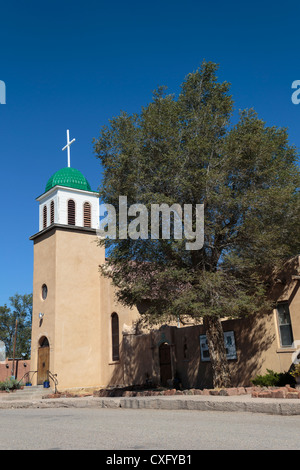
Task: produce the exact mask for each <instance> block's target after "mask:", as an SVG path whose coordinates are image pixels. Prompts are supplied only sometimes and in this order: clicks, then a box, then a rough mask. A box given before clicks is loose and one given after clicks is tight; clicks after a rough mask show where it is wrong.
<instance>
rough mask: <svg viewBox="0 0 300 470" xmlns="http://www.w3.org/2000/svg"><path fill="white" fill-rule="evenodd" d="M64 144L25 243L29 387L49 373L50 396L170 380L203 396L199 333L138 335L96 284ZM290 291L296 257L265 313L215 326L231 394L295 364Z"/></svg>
mask: <svg viewBox="0 0 300 470" xmlns="http://www.w3.org/2000/svg"><path fill="white" fill-rule="evenodd" d="M73 141H74V139H73V140H72V141H70V140H69V133H68V132H67V145H66V146H65V147H64V149H67V151H68V166H67V167H66V168H62V169H60V170H58V171H57V172H56V173H55V174H54V175H53V176H51V178H50V179H49V180H48V182H47V184H46V186H45V191H44V192H43V194H41V195H40V196H39V197H38V198H37V201H38V202H39V231H38V233H36V234H35V235H33V236H32V237H31V240H33V244H34V272H33V315H32V342H31V365H30V367H31V370H32V371H37V372H36V373H35V375H34V376H33V384H43V382H44V380H46V379H48V371H50V373H51V374H55V375H56V377H57V380H58V389H59V390H60V391H62V390H66V389H76V388H101V387H107V386H108V385H133V384H144V383H145V382H147V381H150V382H151V383H153V384H162V385H165V386H168V385H170V381H171V382H172V381H173V380H174V379H175V378H176V379H178V380H179V381H180V382H181V383H182V385H183V386H184V387H186V388H211V386H212V374H211V366H210V358H209V351H208V347H207V342H206V335H205V330H204V327H203V325H185V326H184V327H182V326H183V325H178V326H170V325H162V326H161V327H160V328H158V329H156V330H152V331H148V332H146V333H142V334H141V333H138V332H137V330H134V325H135V323H136V321H137V320H138V319H139V313H138V310H137V309H136V308H133V309H129V308H125V307H124V306H122V305H121V304H119V303H117V302H116V300H115V295H114V293H115V290H114V287H113V286H112V284H111V281H110V280H109V279H106V278H104V277H102V276H101V275H100V272H99V265H101V264H103V263H104V262H105V249H104V247H99V245H98V243H97V235H96V231H97V228H98V227H99V200H98V193H97V192H94V191H92V189H91V187H90V185H89V183H88V181H87V180H86V178H85V177H84V176H83V175H82V174H81V172H80V171H78V170H76V169H74V168H72V167H71V166H70V145H71V144H72V142H73ZM64 149H63V150H64ZM299 285H300V256H299V257H298V256H296V257H295V258H293V259H291V260H288V261H287V264H286V268H285V270H284V272H282V273H279V274H278V276H277V277H276V280H275V281H274V285H273V286H272V289H271V292H270V295H271V296H272V299H273V301H274V305H275V307H274V309H273V310H270V311H269V312H265V314H263V315H252V316H249V317H248V318H246V319H235V320H226V319H225V320H224V321H222V326H223V331H224V342H225V347H226V351H227V360H228V362H229V367H230V372H231V377H232V385H233V386H242V385H243V386H248V385H249V384H250V381H251V378H253V377H255V375H257V374H264V373H266V370H267V369H272V370H274V371H275V372H286V371H288V370H289V368H290V367H291V365H292V364H293V363H294V362H295V360H296V361H299V360H300V354H299V351H300V289H299ZM126 325H127V326H126ZM132 326H133V328H131V327H132ZM180 326H181V327H180ZM51 386H53V383H51Z"/></svg>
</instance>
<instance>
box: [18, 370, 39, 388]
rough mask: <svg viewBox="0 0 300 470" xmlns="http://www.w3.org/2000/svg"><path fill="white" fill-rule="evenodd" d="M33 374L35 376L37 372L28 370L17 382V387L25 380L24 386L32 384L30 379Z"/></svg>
mask: <svg viewBox="0 0 300 470" xmlns="http://www.w3.org/2000/svg"><path fill="white" fill-rule="evenodd" d="M30 374H32V375H31V378H30ZM34 374H37V370H29V371H28V372H26V373H25V374H24V375H23V377H22V378H21V379H20V380H19V381H18V385H19V384H20V383H21V382H22V380H23V379H24V380H25V385H26V384H31V383H32V377H33V376H34Z"/></svg>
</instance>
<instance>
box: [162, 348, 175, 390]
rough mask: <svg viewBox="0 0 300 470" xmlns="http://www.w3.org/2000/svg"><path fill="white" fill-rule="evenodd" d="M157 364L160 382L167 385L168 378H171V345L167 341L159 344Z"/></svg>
mask: <svg viewBox="0 0 300 470" xmlns="http://www.w3.org/2000/svg"><path fill="white" fill-rule="evenodd" d="M159 365H160V381H161V384H162V385H163V386H167V385H168V380H169V379H172V365H171V347H170V345H169V344H167V343H163V344H161V345H160V346H159Z"/></svg>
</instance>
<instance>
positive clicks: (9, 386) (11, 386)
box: [0, 378, 21, 392]
mask: <svg viewBox="0 0 300 470" xmlns="http://www.w3.org/2000/svg"><path fill="white" fill-rule="evenodd" d="M18 388H21V385H20V384H19V382H18V381H17V380H16V379H12V378H9V379H6V380H4V382H0V390H6V391H7V392H9V391H11V390H17V389H18Z"/></svg>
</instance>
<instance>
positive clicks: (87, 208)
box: [83, 202, 91, 227]
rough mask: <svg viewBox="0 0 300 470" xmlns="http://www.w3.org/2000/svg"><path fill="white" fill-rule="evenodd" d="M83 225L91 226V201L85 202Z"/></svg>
mask: <svg viewBox="0 0 300 470" xmlns="http://www.w3.org/2000/svg"><path fill="white" fill-rule="evenodd" d="M83 226H84V227H90V226H91V204H90V203H89V202H85V203H84V204H83Z"/></svg>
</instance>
